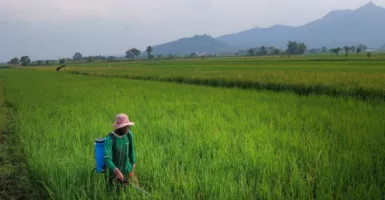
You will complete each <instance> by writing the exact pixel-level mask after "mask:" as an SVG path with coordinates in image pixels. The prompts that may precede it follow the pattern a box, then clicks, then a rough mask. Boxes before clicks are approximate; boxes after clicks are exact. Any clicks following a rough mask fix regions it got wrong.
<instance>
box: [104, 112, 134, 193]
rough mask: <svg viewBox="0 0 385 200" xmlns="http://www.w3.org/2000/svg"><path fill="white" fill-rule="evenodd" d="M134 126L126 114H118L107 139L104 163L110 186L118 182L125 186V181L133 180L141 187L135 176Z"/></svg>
mask: <svg viewBox="0 0 385 200" xmlns="http://www.w3.org/2000/svg"><path fill="white" fill-rule="evenodd" d="M133 125H134V122H131V121H130V120H129V119H128V116H127V115H126V114H118V115H116V118H115V123H114V124H113V125H112V126H113V127H114V131H113V132H111V133H110V134H109V135H108V136H107V137H106V139H105V144H104V162H105V165H106V167H107V174H108V179H109V180H108V182H109V184H110V185H112V184H114V183H116V181H118V182H119V183H121V184H123V183H124V181H125V180H128V181H130V182H131V181H132V180H133V181H134V183H135V184H136V185H137V186H139V182H138V178H137V177H136V175H135V174H134V171H135V168H136V165H135V150H134V141H133V133H132V131H131V130H130V127H131V126H133Z"/></svg>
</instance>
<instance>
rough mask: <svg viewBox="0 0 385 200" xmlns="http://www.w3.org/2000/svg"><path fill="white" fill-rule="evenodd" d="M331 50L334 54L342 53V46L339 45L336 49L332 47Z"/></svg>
mask: <svg viewBox="0 0 385 200" xmlns="http://www.w3.org/2000/svg"><path fill="white" fill-rule="evenodd" d="M329 51H330V52H332V53H334V54H336V56H338V55H339V54H340V51H341V48H340V47H337V48H334V49H330V50H329Z"/></svg>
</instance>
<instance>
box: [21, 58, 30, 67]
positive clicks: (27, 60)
mask: <svg viewBox="0 0 385 200" xmlns="http://www.w3.org/2000/svg"><path fill="white" fill-rule="evenodd" d="M20 62H21V65H22V66H27V65H28V64H29V63H31V59H29V56H22V57H21V58H20Z"/></svg>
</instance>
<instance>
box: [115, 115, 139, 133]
mask: <svg viewBox="0 0 385 200" xmlns="http://www.w3.org/2000/svg"><path fill="white" fill-rule="evenodd" d="M134 124H135V123H134V122H130V120H129V119H128V116H127V115H126V114H122V113H121V114H118V115H116V117H115V123H114V124H112V126H113V127H114V128H115V130H116V129H120V128H122V127H125V126H133V125H134Z"/></svg>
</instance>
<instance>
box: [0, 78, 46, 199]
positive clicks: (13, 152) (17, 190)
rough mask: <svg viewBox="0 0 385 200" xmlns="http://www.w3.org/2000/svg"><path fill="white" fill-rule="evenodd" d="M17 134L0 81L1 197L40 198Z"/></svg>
mask: <svg viewBox="0 0 385 200" xmlns="http://www.w3.org/2000/svg"><path fill="white" fill-rule="evenodd" d="M18 141H19V135H17V134H16V127H15V123H14V110H13V108H12V107H11V105H10V104H8V103H6V102H5V100H4V90H3V87H2V85H1V82H0V160H1V163H2V164H1V166H0V199H38V198H39V196H40V195H39V194H38V193H39V192H38V190H36V187H34V186H33V183H32V181H31V180H30V178H29V176H28V170H27V165H26V161H25V154H24V151H23V150H22V149H20V148H22V147H21V144H20V142H18Z"/></svg>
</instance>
